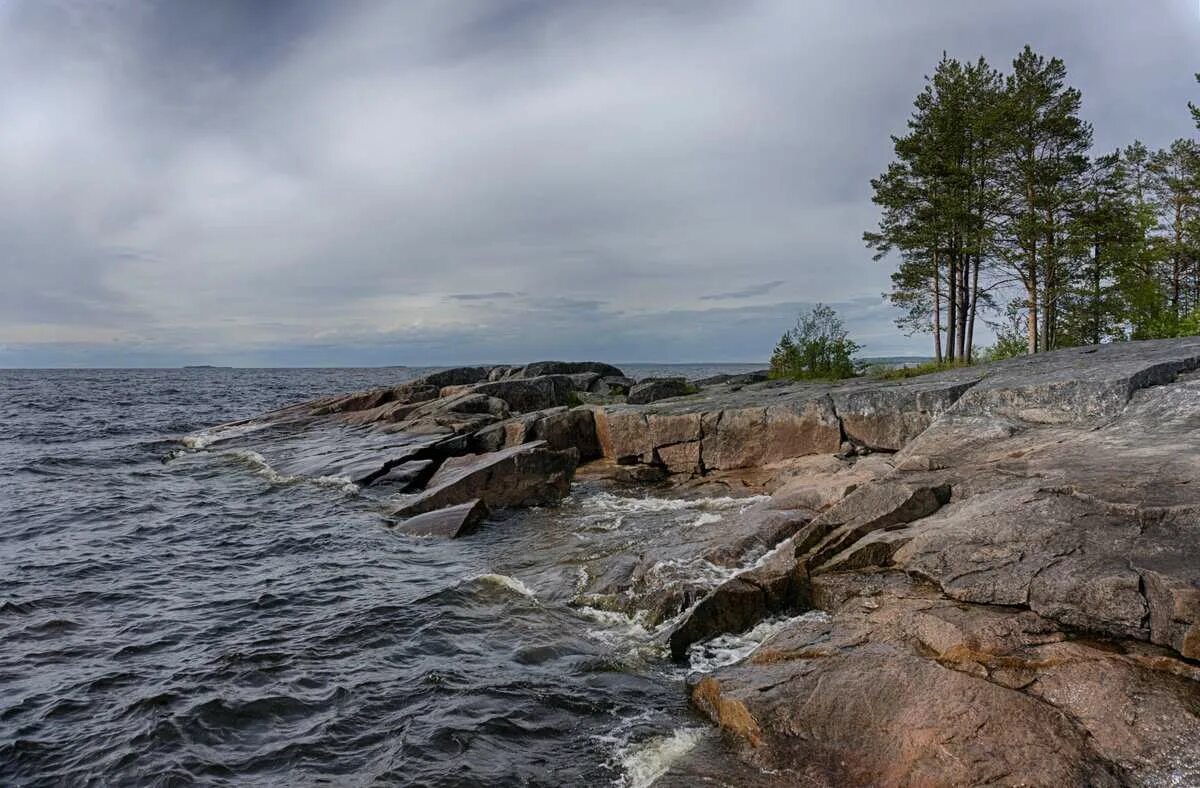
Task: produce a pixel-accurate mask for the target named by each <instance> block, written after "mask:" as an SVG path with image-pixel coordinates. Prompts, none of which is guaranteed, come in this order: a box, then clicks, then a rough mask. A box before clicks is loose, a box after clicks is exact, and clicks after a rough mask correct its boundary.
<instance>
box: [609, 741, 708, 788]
mask: <svg viewBox="0 0 1200 788" xmlns="http://www.w3.org/2000/svg"><path fill="white" fill-rule="evenodd" d="M708 733H709V732H708V730H707V729H705V728H677V729H676V730H675V731H673V732H672V733H671V735H669V736H658V737H655V738H653V739H650V740H648V741H644V742H639V743H638V744H633V745H627V746H626V747H625V748H623V751H622V752H621V754H620V763H621V769H622V770H623V771H624V774H623V775H622V776H621V778H620V779H618V780H617V783H616V784H617V785H619V786H622V788H649V786H651V785H653V784H654V781H655V780H657V779H658V778H659V777H662V776H663V775H664V774H666V773H667V771H668V770H670V768H671V766H672V765H673V764H674V763H675V762H676V761H678V760H679V759H680V758H682V757H683V756H684V755H687V754H688V753H689V752H690V751H691V750H692V749H693V748H694V747H695V746H696V745H697V744H698V743H699V742H700V740H701V739H703V738H704V737H705V736H706V735H708Z"/></svg>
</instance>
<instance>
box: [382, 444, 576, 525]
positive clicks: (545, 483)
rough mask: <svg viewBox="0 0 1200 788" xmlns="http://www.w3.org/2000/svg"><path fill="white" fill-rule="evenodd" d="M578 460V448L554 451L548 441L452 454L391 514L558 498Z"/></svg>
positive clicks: (532, 503) (545, 501)
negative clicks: (421, 488) (420, 489)
mask: <svg viewBox="0 0 1200 788" xmlns="http://www.w3.org/2000/svg"><path fill="white" fill-rule="evenodd" d="M578 462H579V452H578V451H576V450H574V449H569V450H567V451H552V450H550V449H549V448H548V447H547V445H546V442H545V441H533V442H531V443H524V444H521V445H520V446H513V447H512V448H508V449H503V450H501V451H497V452H493V453H491V454H473V455H465V456H462V457H452V458H450V459H448V460H446V461H445V462H444V463H443V464H442V467H441V468H439V469H438V472H437V473H435V474H434V475H433V478H432V479H430V480H429V485H428V487H427V488H426V489H425V491H424V492H423V493H421V494H419V495H417V496H416V497H414V498H413V499H411V500H409V501H406V502H404V503H401V504H400V505H398V506H396V507H395V508H394V509H393V510H392V512H391V514H392V516H393V517H411V516H413V515H417V514H422V513H424V512H429V511H432V510H434V509H441V508H444V507H447V506H456V505H458V504H461V503H466V502H467V501H470V500H474V499H476V498H478V499H480V500H482V501H483V503H484V505H486V506H487V507H488V508H489V509H499V508H503V507H511V506H541V505H545V504H550V503H555V502H557V501H558V500H560V499H561V498H563V496H565V495H566V494H567V493H568V492H569V491H570V487H571V479H572V477H573V476H574V473H575V466H576V465H577V464H578Z"/></svg>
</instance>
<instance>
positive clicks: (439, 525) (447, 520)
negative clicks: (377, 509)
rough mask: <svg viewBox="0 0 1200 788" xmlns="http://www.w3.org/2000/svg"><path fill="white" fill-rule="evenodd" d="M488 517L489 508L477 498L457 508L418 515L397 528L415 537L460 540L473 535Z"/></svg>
mask: <svg viewBox="0 0 1200 788" xmlns="http://www.w3.org/2000/svg"><path fill="white" fill-rule="evenodd" d="M487 516H488V508H487V506H486V505H484V503H483V501H482V500H480V499H478V498H476V499H475V500H472V501H467V502H466V503H461V504H459V505H457V506H448V507H446V508H444V509H436V510H434V511H432V512H426V513H425V514H418V515H416V516H415V517H410V518H409V519H407V520H404V521H402V522H400V523H398V524H397V526H396V528H397V530H399V531H403V532H404V533H406V534H411V535H413V536H441V537H445V538H447V539H458V538H460V537H463V536H467V535H468V534H471V533H473V532H474V531H475V530H477V529H478V528H479V524H480V523H481V522H483V521H484V519H486V518H487Z"/></svg>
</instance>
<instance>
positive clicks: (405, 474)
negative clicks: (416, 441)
mask: <svg viewBox="0 0 1200 788" xmlns="http://www.w3.org/2000/svg"><path fill="white" fill-rule="evenodd" d="M436 469H437V463H436V462H435V461H433V460H410V461H408V462H402V463H399V464H398V465H394V466H392V467H391V468H389V469H388V470H386V471H385V472H384V473H382V474H381V475H379V476H376V477H375V478H374V479H372V480H371V481H370V482H369V484H370V486H372V487H380V488H382V487H386V488H388V489H389V490H392V491H394V492H398V493H407V492H412V491H413V490H419V489H420V488H422V487H424V486H425V484H426V482H428V481H429V479H430V478H431V477H432V476H433V474H434V471H435V470H436Z"/></svg>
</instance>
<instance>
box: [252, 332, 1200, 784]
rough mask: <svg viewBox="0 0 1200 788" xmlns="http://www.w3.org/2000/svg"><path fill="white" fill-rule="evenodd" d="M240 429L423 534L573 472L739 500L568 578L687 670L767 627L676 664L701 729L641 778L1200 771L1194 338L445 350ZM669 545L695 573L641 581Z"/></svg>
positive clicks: (1195, 777)
mask: <svg viewBox="0 0 1200 788" xmlns="http://www.w3.org/2000/svg"><path fill="white" fill-rule="evenodd" d="M234 426H237V425H234ZM242 426H245V427H247V428H254V430H255V432H254V433H253V435H254V438H253V440H256V441H259V442H260V445H261V442H262V440H263V438H264V436H267V437H270V438H271V440H270V442H269V443H268V444H266V445H267V446H269V447H271V448H270V449H267V448H259V449H258V450H261V451H264V452H266V451H268V450H270V451H274V452H275V455H274V456H272V457H271V460H272V465H273V466H274V467H277V468H280V469H281V470H282V471H283V472H297V473H298V472H301V471H302V472H304V473H307V474H311V475H328V476H337V477H345V478H349V479H351V480H352V481H354V482H355V483H357V484H359V485H361V486H363V487H364V488H366V489H369V490H376V491H378V493H379V495H380V501H381V503H380V506H381V511H382V512H383V513H384V515H385V516H386V517H388V518H389V519H390V520H392V521H393V522H395V523H396V524H397V525H398V527H399V528H400V529H401V530H407V531H408V532H410V533H412V534H420V535H422V537H423V538H428V537H436V536H438V535H441V536H448V537H467V538H469V534H470V533H471V531H472V530H473V529H475V528H476V527H477V526H478V525H479V523H480V521H482V520H483V519H484V518H486V517H487V516H488V513H489V511H490V510H494V509H497V508H504V507H514V506H531V505H547V504H553V503H554V502H555V501H556V500H558V499H560V498H562V497H563V496H564V495H566V494H567V493H568V491H569V488H570V485H571V482H572V480H573V479H574V478H576V475H577V474H578V476H579V477H580V478H586V479H588V480H590V481H594V482H597V483H602V484H613V485H626V486H628V485H634V486H636V485H654V486H655V489H656V490H657V494H659V495H677V496H681V497H697V496H750V495H757V496H760V497H759V498H758V499H756V500H755V501H754V502H753V503H751V504H750V505H747V506H746V507H744V508H743V509H742V510H741V511H740V513H738V514H730V515H727V516H725V517H723V518H716V520H715V521H713V522H710V523H704V524H701V525H699V526H697V527H696V528H690V529H688V532H687V533H681V532H670V531H664V533H662V534H661V537H656V539H658V541H656V542H655V543H654V544H647V545H644V546H643V548H644V549H643V550H642V551H641V552H638V553H634V554H630V555H627V556H623V557H622V558H621V560H612V561H609V562H607V564H604V565H599V566H591V567H588V568H587V577H586V579H585V580H584V583H583V587H582V588H581V590H580V593H579V598H578V600H577V601H578V604H581V605H591V606H595V607H600V608H604V609H608V610H615V611H620V612H623V613H625V614H627V615H630V616H636V617H638V618H639V619H640V620H642V621H645V622H649V623H651V624H659V625H661V626H662V628H663V640H664V647H665V648H667V649H669V651H670V653H671V655H672V657H673V658H674V659H677V660H679V661H681V662H686V661H688V660H689V659H690V658H691V657H692V656H693V655H694V654H696V653H697V652H696V650H697V649H703V648H704V643H705V642H706V641H708V640H710V639H711V638H714V637H717V636H720V635H726V634H730V633H738V632H744V631H746V630H749V629H751V628H753V627H755V626H756V625H759V624H761V623H762V622H763V621H765V620H772V621H775V622H777V623H778V627H776V631H775V634H774V635H772V636H771V637H769V638H768V639H767V640H765V641H764V642H763V643H762V644H761V645H760V646H759V647H758V648H757V649H756V650H755V651H754V652H753V653H752V654H750V656H749V657H748V658H746V659H744V660H742V661H740V662H738V663H737V664H734V665H728V666H725V667H720V668H717V669H716V670H714V671H712V672H709V673H707V674H700V673H695V674H693V675H692V678H691V679H690V680H689V686H688V691H689V692H690V694H691V699H692V702H693V704H694V706H695V708H696V709H697V710H699V712H700V713H702V714H703V715H706V716H707V717H708V718H709V719H710V720H711V721H712V723H713V725H714V726H716V727H717V728H718V729H719V730H720V731H721V736H720V739H719V741H710V742H707V743H705V744H703V745H702V746H700V747H698V748H697V749H696V750H695V751H693V752H692V753H691V755H689V756H688V757H687V758H684V759H683V760H681V761H680V762H678V763H676V764H675V765H674V766H673V767H672V769H671V770H670V771H669V772H668V773H667V774H665V775H664V776H663V777H662V778H661V779H660V781H659V783H658V784H659V785H695V784H698V783H705V782H709V783H713V784H730V785H769V786H777V785H778V786H782V785H813V786H817V785H962V784H1002V785H1050V784H1058V785H1064V784H1065V785H1130V784H1144V785H1196V784H1200V339H1194V338H1193V339H1182V340H1169V341H1155V342H1130V343H1124V344H1114V345H1105V346H1100V347H1089V348H1080V349H1071V350H1064V351H1058V352H1054V353H1046V354H1040V355H1037V356H1032V357H1025V358H1019V359H1013V360H1010V361H1005V362H999V363H995V364H989V365H982V366H977V367H972V368H965V369H960V370H954V371H950V372H944V373H940V374H934V375H928V376H923V377H918V378H912V379H908V380H899V381H879V380H871V379H865V378H864V379H855V380H851V381H847V382H842V383H829V384H819V383H789V382H780V381H769V380H765V376H763V375H749V376H737V377H730V376H721V377H718V378H714V379H710V380H705V381H690V382H689V381H682V380H678V379H661V380H648V381H633V380H631V379H629V378H627V377H626V376H625V375H624V373H623V372H622V371H621V370H619V369H617V368H615V367H611V366H609V365H606V364H600V363H593V362H538V363H534V364H525V365H521V366H502V367H473V368H461V369H454V370H447V371H443V372H438V373H434V374H432V375H428V376H426V377H424V378H421V379H418V380H414V381H408V382H405V383H402V384H400V385H397V386H395V387H392V388H385V389H378V390H373V391H367V392H359V393H355V394H349V395H344V396H338V397H329V398H326V399H322V400H320V401H317V402H310V403H304V404H301V405H296V406H292V407H290V408H286V409H284V410H281V411H277V412H275V413H272V414H268V415H267V416H265V417H263V418H262V419H259V420H255V421H254V422H253V423H250V424H246V425H242ZM312 436H320V440H321V441H322V445H323V447H324V449H323V450H322V451H321V452H317V453H315V454H314V453H313V452H312V451H305V452H300V451H298V450H295V451H293V450H290V449H289V448H288V446H289V445H292V444H290V443H289V441H291V442H293V443H294V442H295V441H297V440H300V438H301V437H303V438H304V440H311V439H312ZM228 440H230V441H235V442H236V441H239V440H249V438H245V437H232V438H229V439H228ZM307 445H310V446H311V443H310V444H307ZM289 452H290V453H289ZM664 552H667V553H669V554H671V555H673V556H675V557H677V558H679V560H680V562H682V563H686V562H687V561H694V562H699V563H701V564H703V565H704V566H706V567H710V568H712V569H713V570H714V571H713V572H711V573H710V575H709V576H705V577H702V578H698V577H694V576H693V577H689V576H680V577H679V578H675V579H673V580H672V581H671V582H668V583H663V582H661V579H660V582H650V579H651V576H652V575H653V574H654V573H655V572H661V571H662V569H661V567H662V562H661V561H659V560H657V559H658V558H659V557H661V555H662V554H664Z"/></svg>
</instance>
